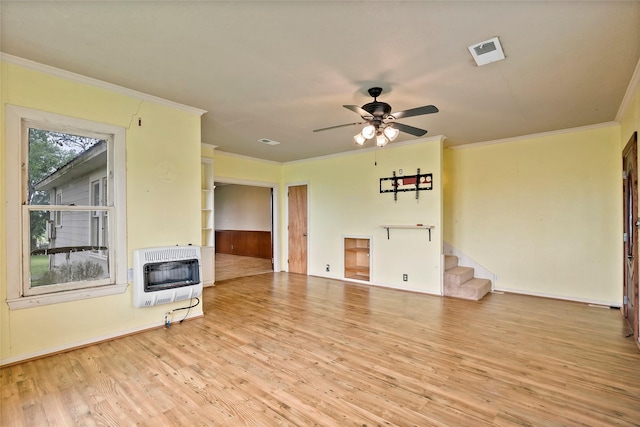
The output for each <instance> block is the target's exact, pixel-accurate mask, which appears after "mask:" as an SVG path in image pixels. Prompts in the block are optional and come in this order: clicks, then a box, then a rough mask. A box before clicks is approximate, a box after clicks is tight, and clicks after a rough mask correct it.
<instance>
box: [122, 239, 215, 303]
mask: <svg viewBox="0 0 640 427" xmlns="http://www.w3.org/2000/svg"><path fill="white" fill-rule="evenodd" d="M201 277H202V266H201V264H200V246H165V247H156V248H143V249H136V250H134V251H133V305H134V307H151V306H154V305H158V304H168V303H171V302H176V301H182V300H189V299H191V298H195V297H199V296H200V295H202V280H201Z"/></svg>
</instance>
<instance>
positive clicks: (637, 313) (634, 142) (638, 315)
mask: <svg viewBox="0 0 640 427" xmlns="http://www.w3.org/2000/svg"><path fill="white" fill-rule="evenodd" d="M633 152H635V158H632V161H633V163H634V174H635V176H629V175H627V169H626V166H627V157H628V156H629V154H630V153H633ZM622 170H623V173H624V175H623V178H624V179H623V183H622V186H623V188H622V198H623V209H622V210H623V221H624V222H623V230H622V231H623V235H624V233H626V232H629V234H630V236H628V235H627V236H625V237H626V238H625V239H623V258H624V259H623V267H622V275H623V286H622V297H623V303H622V307H621V311H622V314H623V316H624V317H625V318H626V319H627V321H628V322H629V326H630V327H631V329H632V331H633V332H632V334H633V337H634V341H635V342H636V343H638V342H639V341H638V333H639V331H638V329H639V325H638V323H639V319H640V305H639V303H640V297H639V295H638V294H639V293H640V292H639V289H638V282H639V279H640V278H639V275H640V271H639V270H638V266H639V261H640V260H639V259H638V257H639V256H638V243H639V240H640V239H639V237H638V228H639V227H638V224H639V216H638V209H639V206H638V196H639V195H638V184H637V183H638V174H639V173H640V171H638V132H634V133H633V134H632V135H631V138H629V141H628V142H627V143H626V144H625V146H624V148H623V150H622ZM634 178H635V181H636V183H635V191H632V193H631V194H628V193H629V184H628V183H629V179H634ZM631 188H632V190H633V189H634V188H633V185H632V187H631ZM629 197H631V200H632V203H631V204H632V205H634V204H635V206H632V212H631V214H632V218H631V225H630V226H629V223H630V222H629V221H630V219H629V218H628V215H627V214H628V210H627V206H628V204H629V203H628V200H629ZM627 228H631V230H627ZM628 239H633V249H632V256H633V257H634V263H635V265H634V267H633V270H634V280H633V283H629V280H628V274H627V265H628V262H627V259H628V255H627V252H628V250H627V249H628V248H627V245H628V243H627V241H628ZM629 286H632V288H633V292H632V297H631V298H632V300H633V301H632V305H633V308H634V312H633V313H629V312H628V308H629V307H628V303H627V304H625V303H624V299H625V298H628V295H629Z"/></svg>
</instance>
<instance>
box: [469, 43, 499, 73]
mask: <svg viewBox="0 0 640 427" xmlns="http://www.w3.org/2000/svg"><path fill="white" fill-rule="evenodd" d="M469 52H471V56H473V59H474V60H475V61H476V64H478V66H480V65H485V64H489V63H491V62H496V61H500V60H503V59H504V51H503V50H502V46H501V45H500V40H498V37H494V38H492V39H489V40H485V41H483V42H480V43H476V44H474V45H471V46H469Z"/></svg>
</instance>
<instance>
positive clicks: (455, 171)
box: [444, 125, 622, 305]
mask: <svg viewBox="0 0 640 427" xmlns="http://www.w3.org/2000/svg"><path fill="white" fill-rule="evenodd" d="M619 141H620V127H619V126H614V125H612V126H608V127H601V128H596V129H590V130H576V131H573V132H567V133H561V134H555V135H547V136H541V137H537V138H527V139H522V140H516V141H512V142H505V143H497V144H492V145H484V146H475V147H469V148H460V149H456V150H452V149H447V150H445V155H444V158H445V161H444V165H445V166H444V173H445V188H444V199H445V203H444V218H445V235H444V240H445V241H447V242H449V243H450V244H452V245H453V246H454V247H456V248H457V249H459V250H460V251H461V252H462V253H465V254H466V255H467V256H469V257H471V258H472V259H474V260H475V261H477V262H478V263H479V264H480V265H482V266H484V267H485V268H487V269H488V270H489V271H491V272H492V273H493V274H494V275H496V276H497V280H496V281H495V283H494V286H495V288H496V289H503V290H509V291H515V292H522V293H530V294H535V295H544V296H552V297H559V298H567V299H576V300H582V301H591V302H598V303H604V304H611V305H620V304H621V300H622V272H621V268H622V267H621V266H622V240H621V236H622V232H621V230H622V194H621V173H622V168H621V155H620V143H619Z"/></svg>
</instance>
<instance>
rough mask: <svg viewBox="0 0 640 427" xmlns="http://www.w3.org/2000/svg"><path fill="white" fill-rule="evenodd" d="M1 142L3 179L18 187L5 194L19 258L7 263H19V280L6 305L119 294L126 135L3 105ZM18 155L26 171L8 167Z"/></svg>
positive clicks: (123, 255) (123, 286) (106, 127)
mask: <svg viewBox="0 0 640 427" xmlns="http://www.w3.org/2000/svg"><path fill="white" fill-rule="evenodd" d="M7 142H8V146H7V178H8V179H7V181H6V182H7V183H9V182H19V183H20V184H19V186H20V188H19V191H18V192H16V191H7V198H8V200H10V202H12V203H10V205H11V206H17V207H18V209H16V210H15V211H12V214H8V215H7V228H8V230H7V231H8V236H9V231H10V230H11V229H12V227H15V229H17V230H18V232H19V235H18V236H17V237H16V239H15V241H20V242H21V254H22V257H21V258H19V257H14V256H12V257H11V259H8V264H21V265H20V267H19V268H18V270H19V272H20V273H21V274H19V277H18V278H17V279H18V280H17V281H9V283H14V282H17V283H18V285H17V286H10V289H8V295H7V296H8V298H7V300H8V301H9V305H10V306H11V307H12V308H22V307H23V305H24V304H23V303H25V302H26V301H28V300H29V299H30V298H29V297H38V298H37V300H34V299H33V298H31V301H32V302H31V304H33V301H37V304H47V303H53V302H58V301H68V300H73V299H78V298H87V297H92V296H99V295H107V294H112V293H118V292H122V291H124V289H126V283H127V280H126V259H127V258H126V242H125V238H124V236H125V233H124V231H123V229H120V230H119V231H118V227H124V222H125V218H126V216H125V212H126V211H125V210H124V209H125V206H124V203H125V197H124V189H125V188H126V187H125V180H124V178H125V177H124V171H125V168H124V130H123V129H122V128H119V127H114V126H110V125H104V124H101V123H94V122H88V121H84V120H79V119H73V118H69V117H64V116H58V115H52V114H49V113H43V112H38V111H34V110H27V109H23V108H20V107H13V106H7ZM16 156H17V157H19V163H18V164H22V165H25V167H24V169H25V170H22V171H20V169H19V168H16V167H9V165H10V164H11V163H12V162H11V160H12V159H13V160H15V157H16ZM16 173H17V174H18V175H15V174H16ZM12 174H14V175H15V176H13V177H12V176H11V175H12ZM20 177H21V178H20ZM116 177H117V178H116ZM9 178H18V179H15V180H12V179H9ZM16 195H18V196H19V199H18V200H11V198H12V196H13V198H14V199H15V196H16ZM110 222H113V224H111V223H110ZM115 223H117V224H115ZM14 234H15V231H14ZM22 260H24V261H22ZM117 260H120V264H121V265H124V268H123V267H122V266H120V267H119V268H116V261H117ZM10 267H13V265H10ZM45 296H48V297H49V298H44V297H45ZM28 305H29V304H27V305H24V306H28Z"/></svg>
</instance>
